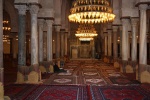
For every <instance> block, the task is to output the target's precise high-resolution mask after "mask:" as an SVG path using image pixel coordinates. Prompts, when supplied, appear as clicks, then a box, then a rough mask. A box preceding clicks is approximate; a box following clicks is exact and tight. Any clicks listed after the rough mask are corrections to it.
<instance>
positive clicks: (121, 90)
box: [4, 60, 150, 100]
mask: <svg viewBox="0 0 150 100" xmlns="http://www.w3.org/2000/svg"><path fill="white" fill-rule="evenodd" d="M64 69H65V70H67V71H66V72H61V73H53V74H49V73H48V74H45V75H43V84H39V85H33V84H10V85H6V86H4V90H5V96H9V97H10V98H11V100H150V84H140V83H139V82H138V81H135V80H131V79H129V78H128V77H126V76H125V75H124V74H123V73H121V72H119V71H118V70H116V69H115V68H114V67H113V65H111V64H107V63H104V62H102V61H101V60H86V61H85V60H84V61H83V60H81V61H80V60H71V61H70V62H68V63H66V64H65V65H64Z"/></svg>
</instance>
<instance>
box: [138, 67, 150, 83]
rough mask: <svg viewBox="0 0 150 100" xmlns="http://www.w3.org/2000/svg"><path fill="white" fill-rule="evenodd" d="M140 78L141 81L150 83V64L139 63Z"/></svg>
mask: <svg viewBox="0 0 150 100" xmlns="http://www.w3.org/2000/svg"><path fill="white" fill-rule="evenodd" d="M138 72H139V73H138V80H139V81H140V82H141V83H150V65H144V64H139V69H138Z"/></svg>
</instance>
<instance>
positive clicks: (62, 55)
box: [61, 32, 65, 57]
mask: <svg viewBox="0 0 150 100" xmlns="http://www.w3.org/2000/svg"><path fill="white" fill-rule="evenodd" d="M64 40H65V39H64V33H63V32H61V57H64V49H65V43H64Z"/></svg>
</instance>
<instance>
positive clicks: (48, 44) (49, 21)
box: [46, 20, 53, 62]
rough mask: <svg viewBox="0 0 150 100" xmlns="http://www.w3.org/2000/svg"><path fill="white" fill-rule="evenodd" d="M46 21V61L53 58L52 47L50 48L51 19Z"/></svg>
mask: <svg viewBox="0 0 150 100" xmlns="http://www.w3.org/2000/svg"><path fill="white" fill-rule="evenodd" d="M46 23H47V61H48V62H49V61H52V60H53V49H52V44H53V43H52V42H53V40H52V24H53V21H52V20H46Z"/></svg>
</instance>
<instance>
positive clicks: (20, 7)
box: [15, 5, 28, 15]
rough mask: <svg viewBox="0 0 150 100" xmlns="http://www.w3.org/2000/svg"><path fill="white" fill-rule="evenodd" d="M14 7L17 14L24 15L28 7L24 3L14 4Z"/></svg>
mask: <svg viewBox="0 0 150 100" xmlns="http://www.w3.org/2000/svg"><path fill="white" fill-rule="evenodd" d="M15 8H16V9H18V13H19V15H26V11H27V10H28V7H27V6H26V5H15Z"/></svg>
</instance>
